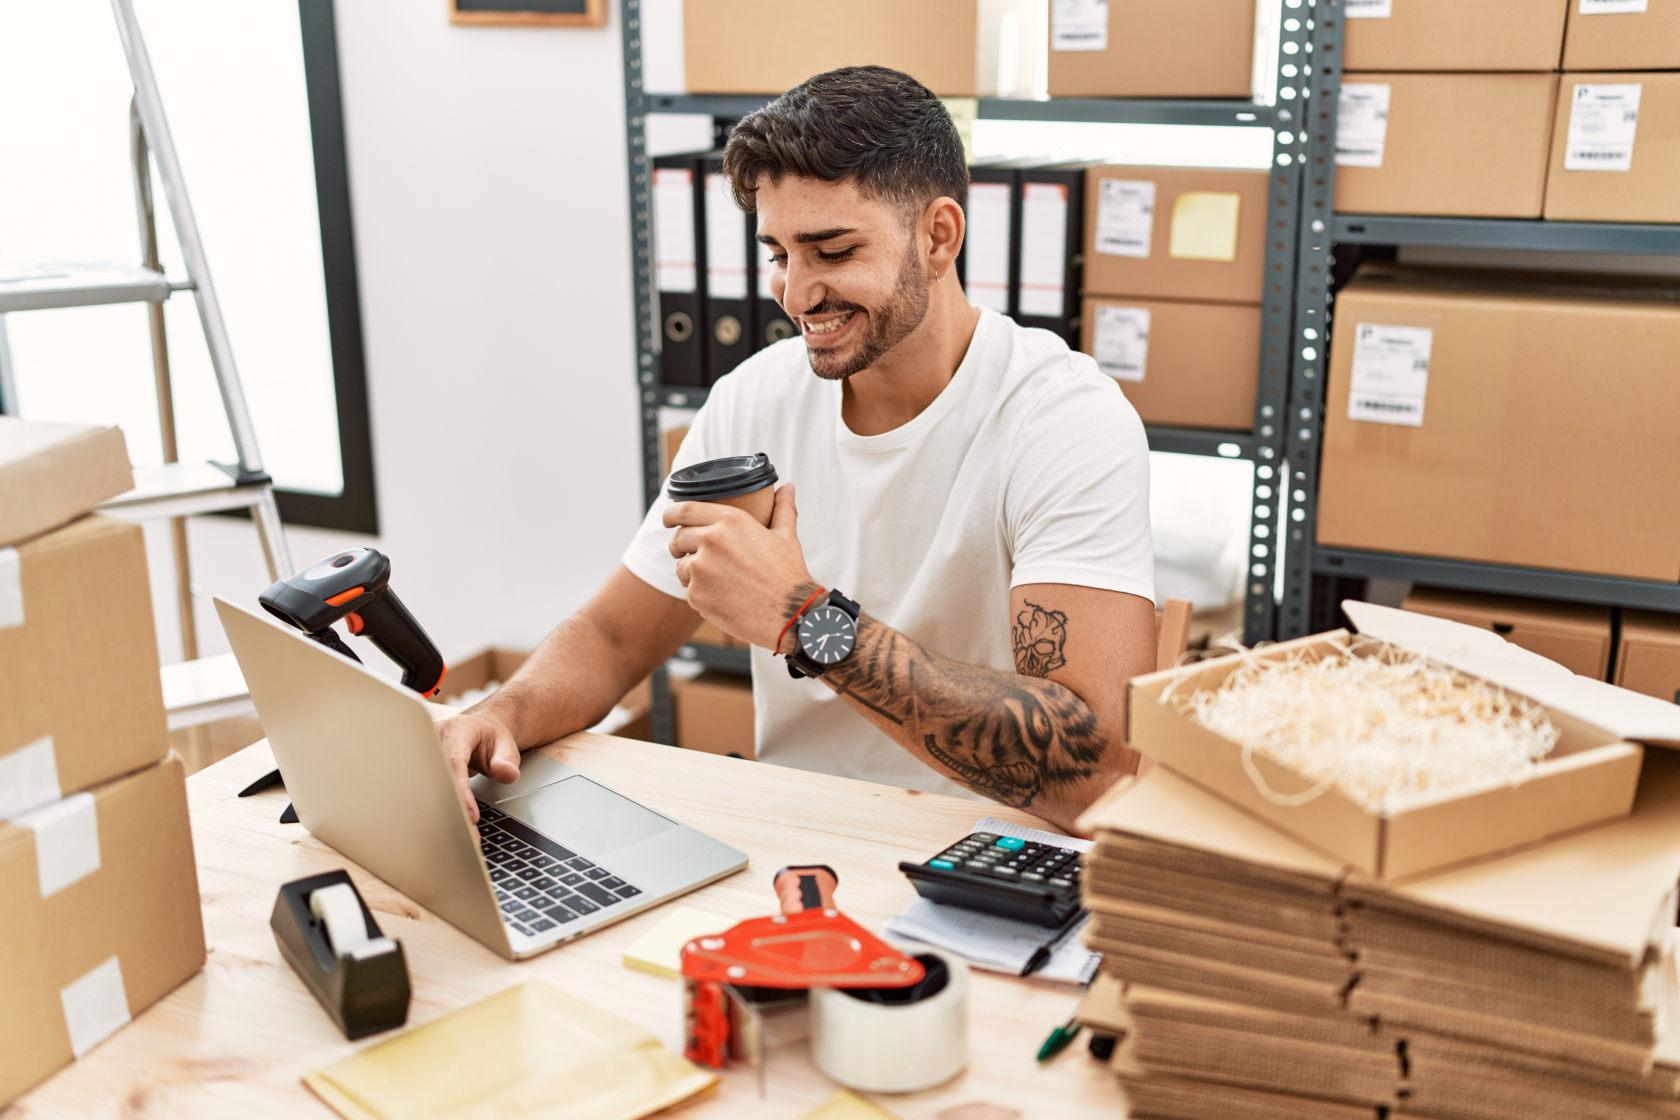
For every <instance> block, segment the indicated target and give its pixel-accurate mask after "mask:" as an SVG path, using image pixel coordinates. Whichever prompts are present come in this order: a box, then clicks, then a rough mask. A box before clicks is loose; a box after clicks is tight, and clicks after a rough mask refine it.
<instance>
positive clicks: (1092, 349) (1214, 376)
mask: <svg viewBox="0 0 1680 1120" xmlns="http://www.w3.org/2000/svg"><path fill="white" fill-rule="evenodd" d="M1140 327H1141V328H1142V330H1143V333H1142V334H1141V335H1139V334H1138V333H1137V329H1138V328H1140ZM1099 328H1100V329H1101V332H1102V336H1101V338H1099V336H1098V331H1099ZM1099 341H1101V342H1102V343H1103V346H1102V349H1101V352H1100V353H1099V351H1098V348H1097V343H1098V342H1099ZM1079 348H1080V349H1081V350H1083V351H1084V352H1085V353H1087V354H1091V355H1093V356H1095V357H1096V358H1097V361H1098V366H1099V368H1101V369H1102V370H1103V372H1104V373H1107V374H1108V375H1109V376H1110V377H1113V378H1114V379H1115V382H1116V384H1118V385H1119V386H1120V391H1121V392H1123V393H1125V394H1126V399H1127V400H1129V401H1131V402H1132V406H1133V407H1134V408H1136V409H1137V411H1138V415H1139V416H1141V417H1142V418H1143V421H1144V423H1146V424H1177V425H1182V426H1184V427H1191V428H1228V429H1231V430H1233V431H1244V432H1246V431H1249V430H1250V429H1252V428H1253V427H1254V393H1255V387H1256V385H1257V383H1258V382H1259V372H1258V371H1259V363H1260V308H1259V306H1258V305H1255V304H1241V303H1181V302H1176V301H1166V300H1111V299H1089V298H1088V299H1086V300H1085V305H1084V309H1083V311H1082V312H1081V315H1080V346H1079Z"/></svg>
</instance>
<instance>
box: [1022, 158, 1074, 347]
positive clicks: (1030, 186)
mask: <svg viewBox="0 0 1680 1120" xmlns="http://www.w3.org/2000/svg"><path fill="white" fill-rule="evenodd" d="M1067 236H1068V189H1067V186H1066V185H1065V184H1062V183H1023V184H1021V314H1022V315H1046V316H1049V317H1051V318H1060V317H1061V314H1062V306H1063V302H1062V301H1063V297H1064V293H1063V291H1062V286H1063V285H1062V282H1063V280H1064V279H1065V278H1066V270H1067V254H1068V248H1067Z"/></svg>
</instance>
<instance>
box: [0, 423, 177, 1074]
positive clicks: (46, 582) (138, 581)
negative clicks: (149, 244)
mask: <svg viewBox="0 0 1680 1120" xmlns="http://www.w3.org/2000/svg"><path fill="white" fill-rule="evenodd" d="M132 485H133V478H132V475H131V473H130V471H129V466H128V454H127V450H126V448H125V446H124V442H123V438H122V433H121V432H120V431H118V430H117V429H115V428H86V427H82V426H79V425H69V424H35V423H26V422H24V421H21V420H16V419H12V418H7V417H0V681H3V682H4V690H3V691H4V701H3V702H0V915H4V917H3V919H0V992H3V993H4V996H3V997H0V1105H3V1104H4V1103H5V1102H7V1101H10V1100H12V1099H14V1098H16V1097H17V1096H19V1095H20V1094H22V1093H23V1092H25V1091H26V1090H28V1089H29V1088H30V1087H31V1086H33V1085H35V1084H36V1083H37V1082H39V1081H41V1080H42V1079H44V1078H45V1077H47V1076H48V1075H50V1074H51V1073H52V1072H53V1071H55V1070H57V1069H58V1068H59V1067H61V1066H63V1065H65V1064H67V1063H68V1062H70V1061H72V1060H73V1059H75V1058H79V1057H81V1056H82V1055H83V1054H85V1053H86V1052H87V1051H88V1050H89V1049H91V1048H92V1047H94V1046H96V1045H98V1044H99V1043H100V1042H101V1041H102V1040H104V1039H105V1038H106V1037H107V1036H109V1035H110V1034H111V1033H112V1032H113V1031H115V1030H116V1029H118V1028H119V1027H121V1026H122V1025H123V1024H125V1023H127V1022H128V1021H129V1019H130V1018H131V1017H132V1016H134V1015H137V1014H139V1013H140V1011H141V1010H143V1009H144V1008H146V1007H147V1006H148V1005H150V1004H152V1003H153V1002H155V1001H157V1000H158V999H160V998H162V997H163V996H164V995H165V994H166V993H168V992H169V991H170V990H171V989H173V988H174V987H175V986H176V985H178V984H180V983H181V982H182V981H184V980H186V979H187V978H188V977H190V976H191V975H192V974H193V973H195V972H197V971H198V969H199V968H200V967H201V966H202V965H203V963H204V957H205V948H204V927H203V921H202V918H201V917H200V912H199V899H198V878H197V873H196V870H195V867H194V863H193V850H192V834H191V830H190V828H189V826H188V820H187V802H186V786H185V781H184V774H183V771H182V766H181V763H180V761H179V760H178V759H176V758H174V757H166V755H167V752H168V735H167V731H166V727H165V719H164V710H163V690H162V685H161V681H160V678H159V676H158V653H157V636H156V633H155V631H154V630H153V625H152V603H151V589H150V585H149V582H148V580H147V576H146V554H145V548H144V545H143V542H142V540H141V532H140V529H139V527H138V526H136V525H133V524H130V523H128V522H125V521H119V520H115V519H112V518H107V517H102V516H99V515H97V514H89V513H88V512H87V511H88V510H90V509H92V508H93V506H94V505H96V504H97V503H98V502H101V501H104V500H105V499H106V498H109V497H113V496H115V495H116V494H119V493H121V492H122V491H124V490H127V489H129V488H130V487H131V486H132Z"/></svg>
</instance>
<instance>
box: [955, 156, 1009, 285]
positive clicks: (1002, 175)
mask: <svg viewBox="0 0 1680 1120" xmlns="http://www.w3.org/2000/svg"><path fill="white" fill-rule="evenodd" d="M1020 174H1021V173H1020V172H1019V171H1017V170H1016V169H1015V168H1012V167H986V166H980V167H971V168H969V172H968V178H969V182H968V210H967V214H966V215H965V216H966V218H967V221H968V229H967V232H966V233H965V234H964V236H963V247H962V252H961V253H960V254H959V255H958V257H957V276H958V277H959V278H960V279H961V280H962V284H963V291H964V293H965V294H966V295H967V296H968V302H969V303H972V304H973V305H974V306H976V307H989V308H991V309H992V310H993V311H998V312H1001V313H1003V314H1005V315H1014V314H1015V292H1016V287H1017V284H1018V277H1019V272H1020V228H1021V215H1020V190H1019V189H1018V184H1019V182H1020Z"/></svg>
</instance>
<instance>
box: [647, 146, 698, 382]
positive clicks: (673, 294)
mask: <svg viewBox="0 0 1680 1120" xmlns="http://www.w3.org/2000/svg"><path fill="white" fill-rule="evenodd" d="M699 180H700V160H699V159H698V158H696V157H694V156H660V157H659V158H657V159H655V160H654V161H653V249H654V273H655V279H656V285H657V288H658V291H659V334H660V356H659V372H660V380H661V381H662V382H663V383H664V384H666V385H679V386H689V387H694V388H699V387H701V386H703V385H705V384H706V348H705V346H704V343H703V340H704V338H705V335H704V333H703V331H704V325H705V279H706V243H705V224H704V222H703V220H702V218H703V208H702V205H701V203H702V187H701V185H700V182H699Z"/></svg>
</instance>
